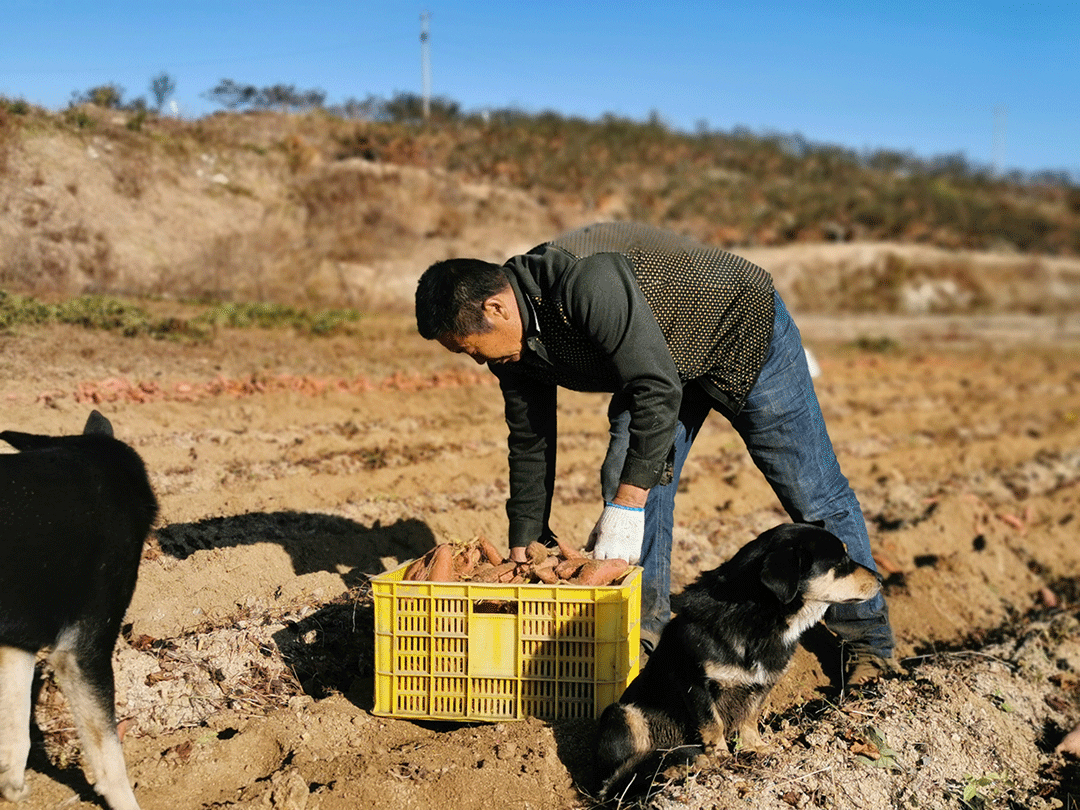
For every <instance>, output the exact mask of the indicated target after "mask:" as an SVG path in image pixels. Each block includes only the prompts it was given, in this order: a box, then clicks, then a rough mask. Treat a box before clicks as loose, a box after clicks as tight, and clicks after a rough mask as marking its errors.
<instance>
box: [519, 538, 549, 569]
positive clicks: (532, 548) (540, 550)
mask: <svg viewBox="0 0 1080 810" xmlns="http://www.w3.org/2000/svg"><path fill="white" fill-rule="evenodd" d="M550 554H551V551H550V550H549V549H548V547H547V546H545V545H544V544H543V543H541V542H539V541H538V540H533V541H532V542H531V543H529V545H527V546H526V547H525V556H526V557H528V558H529V562H531V563H532V564H533V565H538V564H540V563H542V562H543V561H544V560H546V559H547V558H548V556H549V555H550Z"/></svg>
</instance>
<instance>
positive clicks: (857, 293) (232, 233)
mask: <svg viewBox="0 0 1080 810" xmlns="http://www.w3.org/2000/svg"><path fill="white" fill-rule="evenodd" d="M12 109H15V108H14V107H12V105H7V106H4V105H2V104H0V212H2V214H3V216H2V217H0V288H3V289H8V290H14V291H19V292H50V293H53V294H64V295H70V294H76V293H83V292H99V293H100V292H111V293H127V294H132V295H143V296H147V295H148V296H161V297H168V298H188V299H209V300H261V301H277V302H282V303H290V304H295V303H303V304H313V305H319V306H327V305H330V306H342V305H347V306H354V307H358V308H361V309H363V308H366V307H369V306H384V305H388V304H393V305H402V302H405V303H406V305H407V302H408V301H409V300H410V299H411V293H412V286H413V282H414V280H415V278H416V276H417V275H418V274H419V272H421V271H422V270H423V268H424V267H426V266H427V264H429V263H430V262H431V261H434V260H436V259H439V258H445V257H448V256H451V255H476V256H479V257H482V258H489V259H493V260H501V259H503V258H505V257H506V256H507V255H510V254H511V253H513V252H515V251H519V250H523V249H527V248H528V247H531V246H532V245H534V244H537V243H539V242H540V241H543V240H544V239H546V238H549V237H550V236H552V235H554V234H555V233H558V232H559V231H561V230H564V229H567V228H571V227H575V226H578V225H581V224H584V223H587V222H591V221H597V220H604V219H636V220H639V221H648V222H652V223H654V224H659V225H664V226H666V227H671V228H673V229H676V230H679V231H682V232H685V233H688V234H690V235H693V236H696V237H698V238H700V239H703V240H705V241H707V242H709V243H712V244H717V245H718V246H723V247H728V248H731V249H734V250H737V251H738V252H740V253H743V254H744V255H747V256H749V257H750V258H754V259H757V258H759V257H760V260H761V261H762V262H765V263H766V266H767V269H769V270H770V271H771V272H773V273H774V275H776V276H777V277H778V278H779V279H780V280H781V283H782V284H783V285H786V286H785V292H786V293H787V294H788V295H789V296H791V299H790V300H789V303H791V304H792V305H793V306H794V307H796V308H799V309H803V310H813V311H848V312H850V311H868V310H870V311H891V312H905V311H907V312H920V311H937V312H959V313H962V314H993V313H1002V312H1009V311H1022V312H1029V313H1045V312H1069V311H1073V310H1075V307H1076V303H1077V293H1076V289H1075V284H1076V278H1077V271H1076V268H1077V266H1078V265H1077V262H1076V256H1077V255H1080V190H1078V189H1077V188H1075V187H1072V186H1068V185H1056V186H1054V185H1045V184H1044V185H1037V184H1034V183H1032V184H1029V185H1016V184H1010V183H1008V182H1006V181H1003V180H1002V181H992V180H989V179H986V178H980V177H977V176H976V177H972V176H970V174H965V173H963V172H960V173H955V172H954V173H953V174H948V173H946V172H945V170H944V169H940V168H939V169H937V170H934V171H932V170H931V169H932V167H928V168H927V170H926V173H925V174H912V173H911V169H910V168H904V170H903V171H900V170H899V169H889V168H887V161H885V160H884V158H883V157H878V159H877V161H876V163H875V161H874V160H871V161H870V164H871V165H868V166H863V165H861V164H857V163H855V162H854V161H853V159H852V158H851V157H850V156H846V155H844V154H843V153H834V152H830V151H828V150H822V149H818V150H810V149H805V150H804V151H805V154H804V155H803V156H801V157H800V156H798V155H796V154H793V151H794V150H793V147H791V145H790V144H787V145H785V142H784V141H782V140H779V139H767V138H752V137H750V136H743V137H736V136H721V135H708V134H705V135H700V136H680V135H676V134H672V133H668V132H667V131H666V130H664V129H663V128H661V127H658V126H652V125H647V124H633V123H632V122H622V121H618V120H610V121H601V122H592V123H589V122H582V121H577V120H575V119H569V120H567V119H562V118H559V117H557V116H543V115H541V116H535V117H525V116H521V117H520V118H519V119H508V120H504V119H502V118H496V119H494V120H489V121H487V122H482V121H471V120H464V121H454V122H446V123H443V124H441V125H438V126H431V127H428V128H425V127H419V126H415V125H407V124H401V123H393V122H382V123H373V122H356V121H346V120H343V119H340V118H334V117H331V116H328V115H325V114H322V113H310V114H307V115H303V116H299V115H296V116H293V115H281V114H277V113H268V112H261V113H243V114H241V113H232V114H225V113H223V114H219V115H215V116H210V117H207V118H203V119H199V120H196V121H178V120H174V119H169V118H158V117H153V116H150V117H142V116H133V115H132V114H130V113H124V112H121V111H116V110H109V109H102V108H99V107H94V106H92V105H85V106H83V107H78V108H72V109H70V110H68V111H65V112H63V113H58V114H49V113H45V112H43V111H39V110H34V109H24V110H22V112H21V113H16V112H13V111H12ZM20 109H21V108H20ZM881 163H885V164H886V167H884V168H883V167H880V166H878V167H875V166H876V164H881ZM783 246H808V249H807V250H805V251H804V250H788V251H780V252H777V251H776V250H775V248H778V247H783ZM808 268H810V269H812V270H813V272H812V273H811V274H810V275H809V276H806V275H805V273H806V270H807V269H808ZM853 271H854V272H853ZM839 277H844V278H845V279H847V280H848V282H850V280H851V279H853V278H857V279H858V282H859V283H858V284H857V285H856V286H855V287H852V286H851V285H850V283H845V284H844V285H839V284H838V283H837V279H838V278H839ZM800 279H802V280H800ZM811 281H812V283H811ZM1046 289H1053V290H1054V294H1053V295H1051V296H1044V295H1042V294H1041V292H1040V291H1042V290H1046ZM1002 290H1007V293H1005V294H1002V292H1001V291H1002Z"/></svg>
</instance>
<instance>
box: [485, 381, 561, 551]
mask: <svg viewBox="0 0 1080 810" xmlns="http://www.w3.org/2000/svg"><path fill="white" fill-rule="evenodd" d="M492 371H494V372H495V375H496V376H497V377H498V378H499V385H500V387H501V389H502V392H503V401H504V405H505V412H506V425H507V428H508V430H509V436H508V439H507V446H508V449H509V456H508V460H509V464H510V497H509V498H508V499H507V501H506V516H507V518H508V520H509V535H508V536H509V542H510V549H511V552H513V550H514V549H515V548H520V549H524V548H525V546H527V545H528V544H529V543H531V542H533V541H534V540H538V539H541V538H542V537H544V536H545V535H546V534H547V533H548V522H549V519H550V516H551V495H552V491H553V490H554V486H555V448H556V428H557V394H556V388H555V386H554V385H551V384H546V383H539V382H537V381H535V380H534V379H531V378H530V377H529V376H528V374H527V372H522V371H519V370H517V369H514V368H512V367H510V366H509V365H508V366H493V367H492Z"/></svg>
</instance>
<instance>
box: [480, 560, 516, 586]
mask: <svg viewBox="0 0 1080 810" xmlns="http://www.w3.org/2000/svg"><path fill="white" fill-rule="evenodd" d="M515 568H517V563H516V562H514V561H513V560H507V561H506V562H502V563H499V564H498V565H492V566H491V567H490V568H487V567H486V566H477V569H476V573H475V575H474V576H473V581H474V582H498V581H499V578H500V577H501V576H502V575H503V574H507V573H508V574H509V575H510V576H513V575H514V569H515Z"/></svg>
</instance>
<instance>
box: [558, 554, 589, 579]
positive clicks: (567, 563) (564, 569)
mask: <svg viewBox="0 0 1080 810" xmlns="http://www.w3.org/2000/svg"><path fill="white" fill-rule="evenodd" d="M587 562H588V560H587V559H586V558H585V557H573V558H571V559H568V560H563V561H562V562H560V563H556V565H555V575H556V576H558V578H559V579H570V578H571V577H573V576H574V574H576V573H577V572H578V571H579V570H580V569H581V566H583V565H585V563H587Z"/></svg>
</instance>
